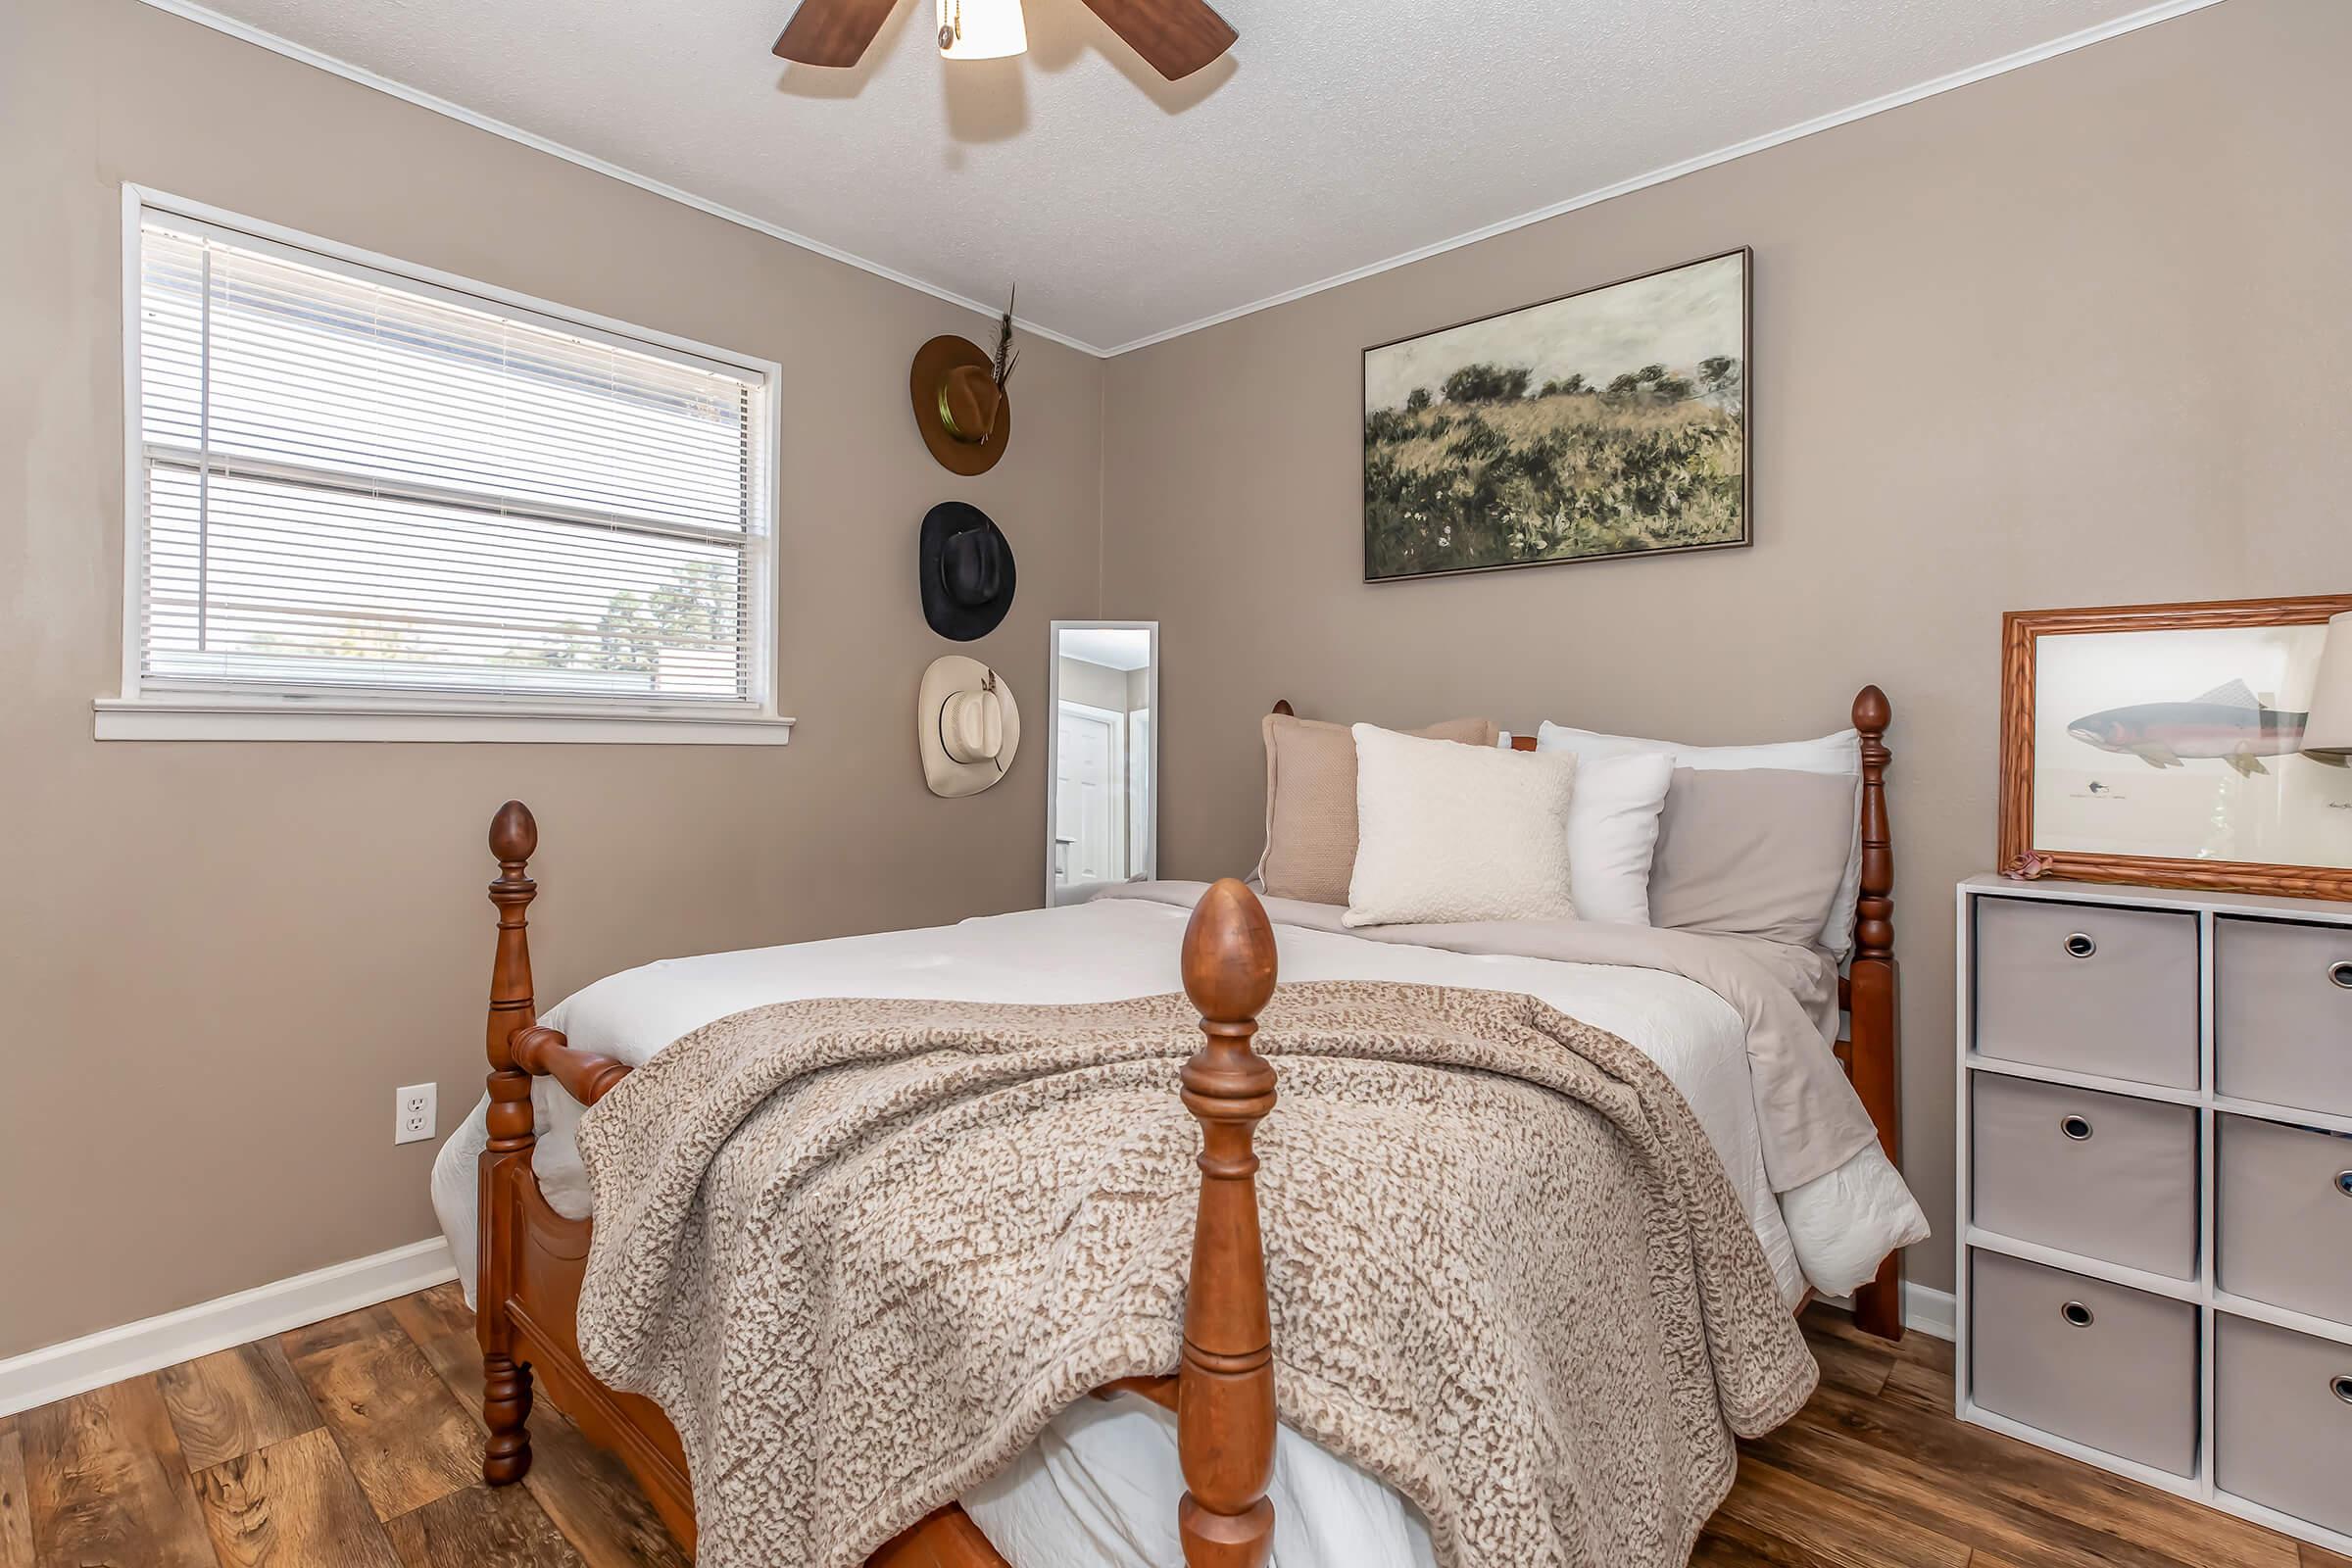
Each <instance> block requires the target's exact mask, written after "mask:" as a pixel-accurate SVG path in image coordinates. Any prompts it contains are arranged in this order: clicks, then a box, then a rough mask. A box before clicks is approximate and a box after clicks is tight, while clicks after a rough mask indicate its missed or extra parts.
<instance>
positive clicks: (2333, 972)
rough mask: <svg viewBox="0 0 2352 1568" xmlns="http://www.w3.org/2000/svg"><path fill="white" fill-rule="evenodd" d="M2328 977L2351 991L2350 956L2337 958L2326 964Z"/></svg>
mask: <svg viewBox="0 0 2352 1568" xmlns="http://www.w3.org/2000/svg"><path fill="white" fill-rule="evenodd" d="M2327 978H2328V979H2330V980H2332V981H2334V982H2335V983H2336V984H2337V985H2339V986H2341V987H2343V988H2344V989H2345V990H2346V991H2352V958H2338V959H2336V960H2335V961H2334V962H2333V963H2331V964H2329V965H2328V966H2327Z"/></svg>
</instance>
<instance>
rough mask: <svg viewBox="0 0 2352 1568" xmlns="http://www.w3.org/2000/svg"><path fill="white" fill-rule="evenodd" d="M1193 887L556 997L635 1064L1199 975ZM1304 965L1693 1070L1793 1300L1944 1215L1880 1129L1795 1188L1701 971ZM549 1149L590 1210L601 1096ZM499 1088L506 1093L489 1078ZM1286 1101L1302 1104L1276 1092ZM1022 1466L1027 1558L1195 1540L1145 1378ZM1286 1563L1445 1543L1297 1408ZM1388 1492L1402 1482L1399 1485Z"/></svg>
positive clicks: (1739, 1049) (459, 1251) (1855, 1277)
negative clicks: (769, 1016)
mask: <svg viewBox="0 0 2352 1568" xmlns="http://www.w3.org/2000/svg"><path fill="white" fill-rule="evenodd" d="M1186 919H1187V911H1186V910H1184V909H1183V908H1180V907H1173V906H1170V905H1165V904H1155V903H1149V902H1142V901H1135V900H1103V901H1098V902H1096V903H1092V904H1085V905H1078V906H1073V907H1062V908H1057V909H1033V910H1024V911H1021V912H1018V913H1014V914H1004V915H993V916H988V917H985V918H981V919H974V920H967V921H965V922H963V923H962V924H960V925H955V926H941V927H936V928H932V929H928V930H919V931H891V932H882V933H878V934H875V935H872V936H861V937H843V938H839V939H837V940H834V941H829V942H809V943H799V944H795V945H792V946H789V947H777V948H762V949H758V950H754V951H749V952H742V953H723V954H712V955H710V956H702V957H692V958H669V959H663V960H662V961H660V962H657V963H651V964H647V965H645V966H644V967H642V968H638V969H631V970H628V971H626V972H624V973H621V974H616V975H613V976H610V977H608V978H606V979H604V980H600V981H598V982H597V983H596V984H594V985H591V986H589V987H588V988H587V989H585V990H583V991H581V992H579V993H577V994H576V995H574V996H572V997H570V998H569V999H567V1000H566V1001H564V1003H562V1004H561V1005H558V1006H556V1007H554V1008H551V1009H550V1010H549V1011H548V1012H547V1013H546V1014H545V1015H544V1017H543V1019H542V1021H543V1022H545V1023H546V1024H548V1025H549V1026H550V1027H551V1028H556V1029H561V1030H563V1031H564V1034H565V1035H566V1036H567V1037H568V1038H569V1040H570V1043H571V1044H572V1045H573V1046H575V1047H579V1048H581V1049H583V1050H587V1051H595V1052H601V1053H603V1054H607V1055H611V1056H613V1057H616V1058H618V1059H619V1060H622V1061H625V1062H629V1063H631V1064H636V1063H640V1062H643V1061H645V1060H647V1059H648V1058H650V1057H651V1056H652V1055H653V1054H655V1053H656V1052H658V1051H660V1050H662V1048H663V1047H664V1046H667V1045H668V1044H669V1043H670V1042H672V1041H674V1040H677V1039H678V1038H680V1037H681V1036H683V1035H686V1034H688V1033H690V1032H692V1031H693V1030H695V1029H698V1028H700V1027H702V1026H703V1025H704V1024H706V1023H710V1022H711V1021H713V1020H715V1019H718V1018H722V1017H725V1016H727V1015H728V1014H730V1013H735V1012H739V1011H742V1010H743V1009H745V1008H748V1007H753V1006H758V1005H762V1004H766V1003H773V1002H785V1001H791V1000H794V999H797V998H808V997H921V998H940V999H945V1000H950V1001H968V1002H1025V1003H1041V1002H1042V1003H1059V1002H1072V1003H1074V1002H1103V1001H1112V1000H1116V999H1119V998H1125V997H1138V996H1151V995H1154V994H1157V993H1162V992H1170V991H1177V990H1181V989H1182V983H1181V980H1180V978H1179V976H1178V973H1177V952H1178V947H1179V943H1180V941H1181V938H1182V935H1183V931H1184V924H1185V920H1186ZM1275 936H1276V939H1277V941H1278V943H1279V945H1280V949H1281V959H1280V963H1281V975H1282V978H1283V979H1284V980H1286V981H1301V980H1392V981H1418V982H1427V983H1431V984H1438V985H1449V986H1465V987H1471V988H1475V989H1480V990H1491V991H1514V992H1526V993H1529V994H1531V995H1534V996H1536V997H1539V998H1542V999H1543V1000H1544V1001H1545V1002H1547V1003H1550V1004H1551V1005H1554V1006H1556V1007H1558V1008H1559V1009H1560V1010H1561V1011H1563V1012H1566V1013H1568V1014H1570V1015H1571V1016H1573V1017H1576V1018H1579V1019H1582V1020H1584V1021H1585V1022H1587V1023H1590V1024H1592V1025H1593V1026H1595V1027H1597V1028H1601V1029H1605V1030H1608V1031H1609V1032H1610V1033H1612V1034H1615V1035H1618V1036H1620V1037H1621V1038H1623V1039H1625V1040H1627V1041H1629V1042H1631V1043H1632V1044H1634V1045H1635V1046H1637V1047H1639V1048H1640V1049H1641V1050H1642V1052H1644V1053H1645V1054H1648V1055H1649V1056H1650V1057H1651V1058H1652V1059H1653V1060H1655V1061H1656V1062H1657V1063H1658V1065H1659V1066H1660V1067H1661V1068H1662V1069H1663V1070H1664V1071H1665V1073H1666V1075H1667V1076H1668V1077H1669V1078H1670V1079H1672V1080H1673V1082H1674V1084H1675V1087H1676V1088H1677V1089H1679V1090H1680V1091H1681V1092H1682V1094H1683V1097H1684V1099H1685V1100H1687V1101H1688V1102H1689V1103H1690V1104H1691V1110H1692V1111H1693V1112H1694V1113H1695V1114H1696V1115H1697V1117H1698V1120H1699V1123H1700V1125H1701V1126H1703V1127H1704V1128H1705V1129H1706V1132H1707V1136H1708V1138H1709V1140H1710V1141H1711V1142H1712V1143H1713V1145H1714V1147H1715V1150H1716V1152H1717V1153H1718V1154H1720V1155H1721V1156H1722V1159H1723V1163H1724V1168H1725V1169H1726V1170H1727V1171H1728V1172H1729V1173H1730V1175H1731V1178H1732V1184H1733V1186H1734V1187H1735V1188H1736V1189H1737V1190H1738V1192H1739V1194H1740V1201H1741V1203H1742V1205H1743V1206H1744V1208H1745V1210H1746V1213H1747V1218H1748V1221H1749V1223H1750V1224H1751V1225H1753V1226H1754V1228H1755V1232H1756V1238H1757V1240H1758V1241H1759V1242H1760V1243H1761V1244H1762V1245H1763V1249H1764V1255H1765V1257H1766V1258H1767V1259H1768V1260H1769V1261H1770V1262H1771V1264H1772V1268H1773V1274H1774V1278H1775V1279H1776V1281H1777V1282H1778V1283H1779V1285H1780V1288H1781V1293H1782V1296H1783V1298H1784V1299H1785V1300H1787V1301H1788V1303H1789V1305H1790V1306H1792V1307H1793V1306H1794V1305H1795V1303H1796V1302H1797V1301H1798V1300H1799V1299H1801V1298H1802V1296H1803V1294H1804V1291H1805V1288H1806V1285H1807V1284H1808V1282H1809V1283H1811V1284H1812V1285H1813V1287H1814V1288H1816V1289H1818V1290H1820V1291H1821V1292H1822V1293H1823V1294H1824V1295H1830V1296H1842V1295H1844V1294H1846V1293H1847V1292H1849V1291H1850V1290H1851V1289H1852V1288H1853V1287H1854V1286H1855V1285H1856V1284H1858V1283H1860V1282H1861V1281H1862V1280H1865V1279H1867V1278H1869V1277H1870V1274H1871V1273H1872V1272H1873V1271H1874V1270H1875V1268H1876V1266H1877V1263H1878V1260H1879V1259H1880V1258H1881V1257H1882V1256H1884V1255H1885V1254H1886V1252H1887V1250H1889V1249H1890V1248H1892V1247H1895V1246H1900V1245H1904V1244H1906V1243H1908V1242H1912V1241H1917V1240H1921V1239H1923V1238H1924V1237H1925V1235H1926V1230H1927V1227H1926V1222H1925V1220H1924V1218H1923V1217H1922V1216H1921V1214H1920V1211H1919V1208H1918V1205H1917V1204H1916V1203H1914V1202H1913V1201H1912V1200H1911V1196H1910V1193H1909V1192H1908V1190H1907V1189H1905V1188H1904V1186H1903V1184H1902V1180H1901V1178H1900V1177H1899V1176H1898V1175H1896V1173H1895V1171H1894V1169H1893V1167H1892V1166H1891V1165H1890V1164H1888V1163H1887V1160H1886V1158H1885V1156H1884V1155H1882V1154H1881V1153H1880V1152H1878V1150H1877V1149H1875V1148H1873V1149H1870V1150H1866V1151H1865V1152H1863V1153H1861V1154H1858V1155H1856V1156H1855V1157H1854V1158H1853V1159H1852V1160H1850V1161H1848V1162H1847V1163H1846V1164H1845V1165H1844V1166H1843V1167H1841V1168H1840V1169H1838V1170H1837V1171H1834V1172H1832V1173H1831V1174H1830V1175H1828V1176H1824V1177H1822V1178H1820V1179H1819V1180H1817V1181H1815V1182H1812V1183H1809V1184H1808V1185H1806V1186H1804V1187H1801V1188H1798V1189H1796V1190H1794V1191H1792V1192H1789V1193H1787V1194H1784V1195H1782V1196H1781V1197H1780V1198H1779V1199H1777V1200H1776V1198H1775V1197H1774V1195H1773V1192H1772V1189H1771V1186H1770V1184H1769V1183H1768V1182H1767V1180H1766V1178H1765V1171H1764V1160H1763V1154H1762V1152H1761V1147H1760V1143H1759V1138H1758V1129H1757V1123H1756V1113H1755V1108H1754V1100H1753V1095H1752V1093H1751V1088H1750V1085H1749V1081H1748V1058H1747V1052H1746V1041H1745V1038H1744V1034H1743V1026H1742V1024H1741V1022H1740V1014H1739V1012H1738V1011H1737V1010H1736V1009H1734V1008H1733V1006H1732V1005H1730V1004H1729V1003H1727V1002H1725V1001H1724V1000H1723V999H1722V998H1720V997H1718V996H1716V995H1715V994H1714V993H1713V992H1711V991H1709V990H1707V989H1706V988H1705V987H1703V986H1701V985H1699V984H1697V983H1696V982H1695V981H1691V980H1688V979H1685V978H1683V977H1682V976H1680V975H1674V974H1668V973H1665V972H1663V971H1660V970H1655V969H1638V968H1629V967H1622V966H1615V965H1599V964H1574V963H1559V962H1554V961H1550V960H1547V959H1542V958H1521V957H1510V956H1490V955H1474V954H1460V953H1447V952H1441V951H1439V950H1436V949H1433V948H1419V947H1406V946H1399V945H1392V944H1383V943H1375V942H1368V941H1364V940H1362V939H1360V938H1356V937H1350V936H1344V935H1339V934H1334V933H1328V932H1320V931H1310V930H1306V929H1303V928H1301V927H1298V926H1291V925H1277V926H1276V927H1275ZM533 1103H534V1106H535V1109H536V1113H537V1121H538V1128H539V1144H538V1148H537V1150H536V1151H535V1152H534V1154H533V1165H534V1169H535V1170H536V1172H537V1174H538V1178H539V1185H540V1187H541V1189H542V1191H543V1192H545V1194H546V1195H547V1198H548V1201H549V1202H550V1203H552V1204H553V1205H554V1206H555V1207H556V1208H557V1210H558V1211H560V1212H562V1213H564V1214H566V1215H568V1216H570V1217H572V1218H582V1217H585V1216H586V1215H587V1213H588V1211H589V1200H588V1184H587V1178H586V1174H585V1173H584V1172H583V1171H582V1169H581V1168H580V1162H579V1154H578V1150H577V1147H576V1145H575V1143H574V1132H575V1129H576V1128H577V1126H578V1123H579V1118H580V1115H581V1111H580V1107H579V1106H578V1105H577V1104H576V1103H573V1102H572V1100H571V1099H570V1097H568V1096H567V1095H565V1094H564V1093H563V1091H562V1090H560V1089H558V1088H557V1087H556V1086H555V1085H554V1084H553V1083H552V1082H550V1081H548V1080H546V1079H541V1080H539V1081H538V1083H536V1084H535V1085H534V1089H533ZM483 1104H484V1105H485V1106H486V1104H487V1101H485V1102H484V1103H483ZM1275 1114H1276V1115H1280V1114H1281V1111H1280V1109H1279V1108H1277V1110H1276V1111H1275ZM483 1116H484V1111H483V1107H481V1106H477V1107H476V1109H475V1110H474V1112H473V1114H472V1115H470V1116H469V1117H468V1118H467V1119H466V1122H465V1123H464V1124H463V1125H462V1126H460V1127H459V1128H458V1130H457V1131H456V1132H455V1134H453V1135H452V1137H451V1138H450V1140H449V1142H448V1143H447V1144H446V1145H444V1146H443V1148H442V1150H441V1153H440V1156H439V1158H438V1159H437V1160H436V1162H435V1164H434V1168H433V1204H434V1208H435V1210H436V1211H437V1212H438V1214H439V1216H440V1219H441V1225H442V1229H443V1231H444V1233H445V1234H446V1235H447V1236H448V1238H449V1242H450V1248H451V1250H452V1252H453V1253H454V1254H455V1256H456V1259H457V1263H458V1267H459V1272H460V1275H461V1278H462V1279H463V1280H464V1281H465V1284H466V1293H467V1298H468V1299H471V1295H472V1286H473V1261H474V1256H475V1233H476V1228H477V1214H476V1203H477V1201H478V1199H477V1196H476V1190H475V1180H476V1178H475V1167H476V1163H477V1160H478V1157H479V1155H480V1153H481V1151H482V1147H483V1144H484V1142H485V1139H486V1133H485V1130H484V1121H483ZM1082 1405H1083V1406H1084V1407H1080V1408H1073V1409H1072V1410H1071V1411H1070V1412H1068V1413H1066V1414H1065V1415H1064V1416H1063V1417H1062V1418H1061V1419H1059V1420H1057V1421H1056V1422H1055V1423H1054V1427H1053V1428H1052V1429H1050V1430H1049V1432H1048V1434H1047V1436H1046V1437H1045V1438H1044V1439H1043V1440H1041V1441H1040V1443H1039V1444H1038V1445H1037V1446H1036V1447H1034V1448H1033V1449H1031V1450H1030V1452H1029V1453H1028V1454H1027V1455H1025V1456H1024V1458H1023V1459H1022V1460H1021V1461H1020V1462H1019V1463H1016V1464H1015V1465H1014V1466H1013V1467H1012V1468H1011V1469H1010V1470H1008V1471H1007V1472H1005V1474H1004V1475H1002V1476H1000V1477H998V1478H997V1480H996V1481H994V1482H992V1483H991V1484H990V1485H989V1486H987V1487H984V1488H981V1489H980V1490H979V1491H978V1492H976V1493H974V1494H973V1495H971V1496H970V1497H967V1498H966V1499H965V1505H966V1507H967V1508H968V1509H969V1510H970V1511H971V1512H972V1514H973V1516H974V1518H975V1519H976V1520H977V1521H978V1522H979V1524H980V1526H981V1528H982V1529H983V1530H984V1531H985V1532H987V1533H988V1534H989V1536H990V1537H991V1539H992V1540H995V1541H996V1543H997V1544H998V1546H999V1548H1000V1549H1003V1550H1005V1552H1006V1554H1007V1555H1008V1556H1010V1557H1011V1558H1012V1560H1014V1561H1016V1562H1018V1563H1020V1564H1021V1565H1022V1568H1065V1565H1066V1568H1103V1565H1113V1568H1159V1565H1161V1564H1168V1563H1174V1562H1176V1561H1178V1560H1179V1555H1180V1554H1178V1553H1176V1552H1175V1551H1174V1550H1173V1542H1174V1524H1173V1521H1174V1518H1175V1512H1174V1507H1175V1498H1176V1496H1177V1495H1178V1493H1179V1492H1180V1491H1181V1488H1182V1483H1181V1481H1180V1480H1179V1479H1178V1478H1177V1476H1176V1468H1175V1453H1176V1449H1175V1440H1174V1426H1173V1422H1172V1420H1169V1419H1165V1418H1164V1413H1163V1412H1160V1411H1159V1410H1158V1409H1157V1407H1155V1406H1151V1405H1149V1404H1148V1403H1147V1402H1146V1401H1142V1400H1132V1399H1130V1400H1120V1401H1113V1402H1110V1403H1099V1402H1096V1401H1082ZM1276 1469H1277V1483H1276V1486H1277V1493H1276V1504H1277V1510H1278V1512H1277V1518H1278V1520H1279V1521H1281V1523H1279V1524H1278V1526H1277V1530H1278V1534H1277V1537H1276V1545H1275V1560H1276V1563H1277V1564H1278V1565H1279V1568H1386V1565H1390V1564H1395V1565H1397V1568H1404V1565H1407V1564H1411V1565H1414V1568H1424V1565H1431V1564H1432V1563H1433V1559H1432V1558H1431V1556H1430V1552H1429V1546H1428V1541H1427V1537H1426V1534H1425V1533H1424V1532H1423V1530H1422V1527H1421V1523H1420V1520H1419V1519H1418V1517H1417V1516H1415V1515H1414V1513H1413V1510H1412V1509H1411V1508H1410V1507H1408V1506H1406V1505H1405V1504H1404V1503H1403V1502H1402V1501H1401V1500H1400V1499H1397V1497H1396V1496H1395V1495H1394V1494H1392V1493H1389V1492H1388V1490H1387V1489H1386V1488H1383V1487H1381V1486H1380V1485H1379V1484H1378V1483H1377V1482H1374V1481H1372V1480H1370V1479H1369V1478H1367V1477H1365V1476H1363V1475H1362V1474H1360V1473H1359V1472H1356V1471H1354V1470H1352V1469H1350V1468H1349V1467H1348V1466H1347V1465H1345V1464H1343V1463H1341V1462H1340V1461H1339V1460H1337V1459H1334V1458H1332V1457H1331V1456H1330V1455H1328V1454H1325V1453H1323V1452H1321V1451H1320V1450H1318V1449H1316V1448H1315V1447H1314V1446H1313V1445H1312V1444H1310V1443H1308V1442H1307V1441H1306V1440H1305V1439H1303V1438H1300V1437H1299V1436H1298V1435H1297V1434H1295V1433H1293V1432H1291V1431H1289V1430H1288V1429H1287V1428H1286V1429H1284V1431H1283V1432H1282V1434H1281V1443H1280V1446H1279V1451H1278V1453H1277V1458H1276ZM1382 1497H1385V1498H1386V1502H1385V1504H1384V1503H1382V1502H1381V1501H1380V1498H1382Z"/></svg>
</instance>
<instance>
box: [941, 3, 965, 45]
mask: <svg viewBox="0 0 2352 1568" xmlns="http://www.w3.org/2000/svg"><path fill="white" fill-rule="evenodd" d="M962 36H963V0H939V47H940V50H941V51H942V52H943V53H944V52H946V51H947V50H950V49H953V48H955V47H956V39H958V38H960V37H962Z"/></svg>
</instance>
